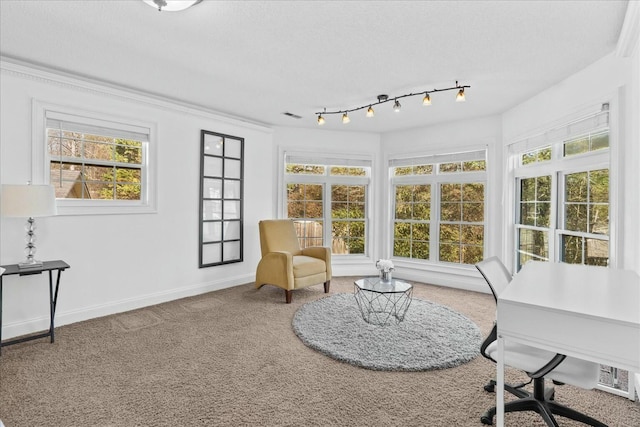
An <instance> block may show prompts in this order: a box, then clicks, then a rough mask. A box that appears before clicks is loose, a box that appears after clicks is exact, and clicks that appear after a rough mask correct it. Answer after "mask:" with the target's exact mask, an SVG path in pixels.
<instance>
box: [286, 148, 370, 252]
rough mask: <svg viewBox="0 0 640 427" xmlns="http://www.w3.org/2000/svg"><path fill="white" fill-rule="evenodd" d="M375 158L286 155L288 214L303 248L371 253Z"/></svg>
mask: <svg viewBox="0 0 640 427" xmlns="http://www.w3.org/2000/svg"><path fill="white" fill-rule="evenodd" d="M370 175H371V161H370V160H367V159H361V160H358V159H355V160H354V159H348V160H347V159H344V158H326V157H311V156H298V155H292V154H286V155H285V174H284V181H285V184H286V199H285V200H286V212H287V218H292V219H293V220H294V223H295V226H296V232H297V234H298V239H299V240H300V246H301V247H303V248H305V247H309V246H322V245H327V246H328V245H329V244H328V243H326V242H329V241H330V242H331V244H330V245H331V251H332V253H333V254H335V255H366V254H367V238H366V234H367V227H368V225H367V224H368V222H367V212H368V207H367V206H368V191H369V181H370Z"/></svg>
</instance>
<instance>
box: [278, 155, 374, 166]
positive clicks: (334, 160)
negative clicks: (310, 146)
mask: <svg viewBox="0 0 640 427" xmlns="http://www.w3.org/2000/svg"><path fill="white" fill-rule="evenodd" d="M285 163H286V164H299V165H318V166H352V167H365V168H366V167H371V160H370V159H365V158H358V157H355V156H354V157H350V158H345V157H326V156H324V157H323V156H314V155H312V154H291V153H286V154H285Z"/></svg>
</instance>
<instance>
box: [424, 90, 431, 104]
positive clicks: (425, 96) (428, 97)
mask: <svg viewBox="0 0 640 427" xmlns="http://www.w3.org/2000/svg"><path fill="white" fill-rule="evenodd" d="M422 105H431V97H430V96H429V93H428V92H426V93H425V94H424V98H422Z"/></svg>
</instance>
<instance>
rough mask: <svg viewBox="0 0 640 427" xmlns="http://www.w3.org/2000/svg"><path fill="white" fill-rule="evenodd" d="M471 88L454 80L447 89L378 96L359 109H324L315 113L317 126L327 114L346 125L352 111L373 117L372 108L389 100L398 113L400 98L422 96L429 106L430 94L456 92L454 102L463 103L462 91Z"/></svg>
mask: <svg viewBox="0 0 640 427" xmlns="http://www.w3.org/2000/svg"><path fill="white" fill-rule="evenodd" d="M470 87H471V86H469V85H459V84H458V81H457V80H456V85H455V86H452V87H447V88H443V89H432V90H423V91H420V92H416V93H408V94H406V95H402V96H395V97H393V98H389V96H388V95H378V97H377V98H378V102H374V103H368V104H365V105H363V106H361V107H355V108H349V109H345V110H337V111H327V109H326V108H325V109H324V111H322V112H317V113H315V114H316V115H317V116H318V124H319V125H323V124H324V122H325V118H324V116H326V115H327V114H342V123H344V124H347V123H349V122H350V121H351V119H350V118H349V113H351V112H352V111H358V110H363V109H365V108H366V109H367V112H366V117H373V116H374V115H375V112H374V111H373V106H374V105H379V104H384V103H385V102H389V101H391V100H393V111H395V112H399V111H400V109H401V108H402V105H400V99H401V98H408V97H411V96H418V95H424V96H423V98H422V105H431V95H429V94H431V93H435V92H446V91H449V90H457V91H458V93H457V95H456V102H464V101H465V93H464V90H465V89H466V88H470Z"/></svg>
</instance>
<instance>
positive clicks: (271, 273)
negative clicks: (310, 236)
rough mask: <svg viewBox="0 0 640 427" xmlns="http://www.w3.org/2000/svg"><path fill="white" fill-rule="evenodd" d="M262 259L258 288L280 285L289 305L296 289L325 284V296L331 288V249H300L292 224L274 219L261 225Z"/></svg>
mask: <svg viewBox="0 0 640 427" xmlns="http://www.w3.org/2000/svg"><path fill="white" fill-rule="evenodd" d="M258 228H259V229H260V249H261V250H262V259H261V260H260V262H259V263H258V268H257V270H256V288H261V287H262V286H264V285H274V286H278V287H280V288H282V289H284V291H285V299H286V302H287V304H290V303H291V296H292V293H293V290H294V289H300V288H305V287H307V286H311V285H317V284H320V283H324V291H325V293H328V292H329V286H330V285H331V249H330V248H328V247H319V246H314V247H309V248H304V249H300V243H299V241H298V236H297V235H296V230H295V227H294V225H293V221H292V220H290V219H271V220H264V221H260V222H259V223H258Z"/></svg>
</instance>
